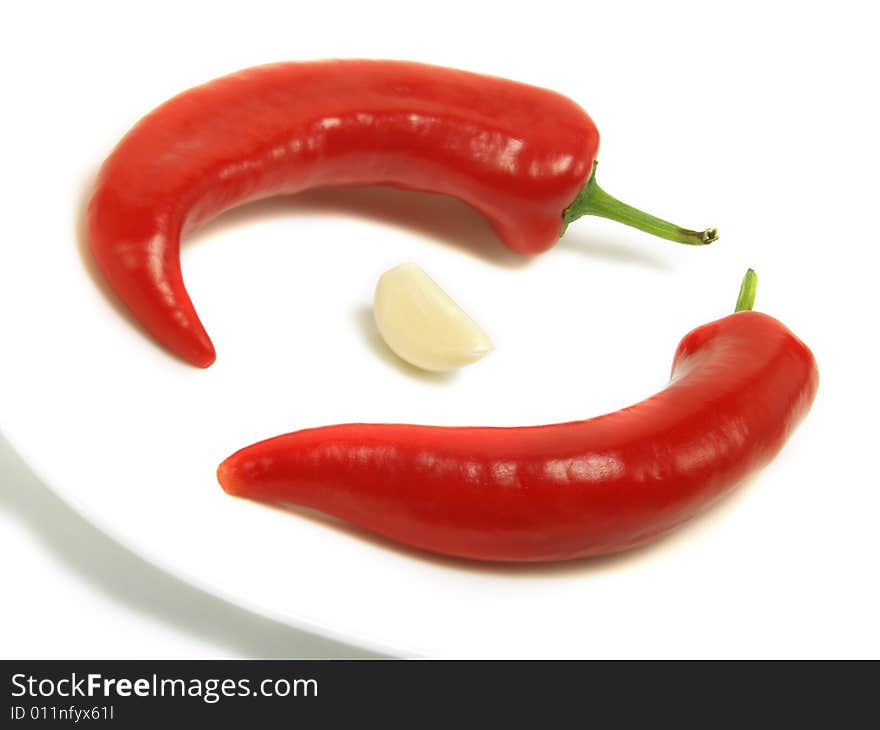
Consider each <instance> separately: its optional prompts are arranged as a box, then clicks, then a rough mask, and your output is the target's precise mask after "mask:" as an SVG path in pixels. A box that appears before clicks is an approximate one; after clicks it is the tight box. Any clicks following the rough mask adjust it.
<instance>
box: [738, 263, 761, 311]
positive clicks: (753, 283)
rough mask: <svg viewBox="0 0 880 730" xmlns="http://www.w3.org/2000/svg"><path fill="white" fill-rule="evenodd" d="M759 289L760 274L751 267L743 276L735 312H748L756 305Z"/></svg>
mask: <svg viewBox="0 0 880 730" xmlns="http://www.w3.org/2000/svg"><path fill="white" fill-rule="evenodd" d="M757 291H758V275H757V274H756V273H755V270H754V269H749V270H748V271H747V272H746V275H745V276H744V277H743V282H742V285H741V286H740V288H739V296H738V297H737V298H736V309H734V310H733V311H734V312H748V311H750V310H751V308H752V307H754V306H755V293H756V292H757Z"/></svg>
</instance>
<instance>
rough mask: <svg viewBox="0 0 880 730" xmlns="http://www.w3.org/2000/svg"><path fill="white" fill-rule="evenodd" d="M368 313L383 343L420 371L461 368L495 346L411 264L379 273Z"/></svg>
mask: <svg viewBox="0 0 880 730" xmlns="http://www.w3.org/2000/svg"><path fill="white" fill-rule="evenodd" d="M373 316H374V317H375V318H376V325H377V326H378V328H379V333H380V334H381V335H382V339H384V340H385V342H386V344H387V345H388V347H390V348H391V349H392V350H393V351H394V352H395V353H396V354H397V355H398V356H399V357H401V358H402V359H404V360H406V361H407V362H408V363H410V364H412V365H415V366H416V367H419V368H422V369H423V370H435V371H443V370H453V369H455V368H460V367H462V366H464V365H470V364H471V363H472V362H476V361H477V360H479V359H480V358H481V357H483V356H484V355H486V354H487V353H489V352H491V351H492V350H493V349H494V348H493V345H492V341H491V340H490V339H489V337H488V336H487V335H486V333H485V332H483V330H482V329H480V327H479V326H478V325H477V323H476V322H474V321H473V320H472V319H471V318H470V317H468V316H467V314H465V313H464V311H463V310H462V309H461V307H459V306H458V305H457V304H456V303H455V302H454V301H452V299H451V297H450V296H449V295H448V294H447V293H446V292H445V291H443V290H442V289H441V288H440V287H439V286H438V285H437V283H436V282H435V281H434V280H433V279H432V278H431V277H430V276H428V275H427V274H426V273H425V272H424V271H422V269H421V268H419V267H418V266H416V265H415V264H401V265H400V266H396V267H395V268H393V269H390V270H388V271H386V272H385V273H384V274H382V276H381V277H380V278H379V283H378V284H376V297H375V299H374V301H373Z"/></svg>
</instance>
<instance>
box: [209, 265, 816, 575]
mask: <svg viewBox="0 0 880 730" xmlns="http://www.w3.org/2000/svg"><path fill="white" fill-rule="evenodd" d="M755 284H756V279H755V276H754V273H753V272H752V271H751V270H750V271H749V272H748V274H747V275H746V278H745V280H744V282H743V288H742V290H741V295H740V300H739V301H738V303H737V312H736V313H735V314H732V315H730V316H727V317H724V318H723V319H719V320H717V321H715V322H711V323H709V324H706V325H703V326H702V327H698V328H697V329H695V330H693V331H692V332H690V333H689V334H688V335H686V336H685V337H684V339H683V340H682V341H681V343H680V344H679V346H678V349H677V351H676V353H675V358H674V360H673V366H672V378H671V380H670V382H669V385H668V386H667V387H666V388H665V390H662V391H661V392H660V393H658V394H656V395H654V396H653V397H651V398H648V399H647V400H645V401H642V402H641V403H639V404H637V405H634V406H631V407H630V408H624V409H623V410H620V411H617V412H616V413H610V414H607V415H604V416H599V417H598V418H592V419H590V420H587V421H575V422H572V423H560V424H556V425H551V426H536V427H528V428H439V427H430V426H412V425H368V424H351V425H342V426H328V427H325V428H316V429H310V430H305V431H298V432H295V433H290V434H287V435H284V436H278V437H276V438H272V439H269V440H267V441H262V442H260V443H257V444H254V445H253V446H249V447H247V448H245V449H242V450H241V451H238V452H237V453H235V454H233V455H232V456H230V457H229V458H228V459H226V461H224V462H223V463H222V464H221V465H220V468H219V469H218V473H217V474H218V478H219V480H220V483H221V485H222V486H223V488H224V489H225V490H226V491H227V492H228V493H229V494H234V495H239V496H243V497H249V498H252V499H258V500H268V501H280V502H287V503H294V504H299V505H304V506H306V507H311V508H314V509H318V510H321V511H323V512H326V513H328V514H331V515H335V516H336V517H340V518H342V519H344V520H347V521H349V522H352V523H354V524H357V525H360V526H362V527H366V528H368V529H370V530H374V531H375V532H378V533H380V534H382V535H385V536H386V537H389V538H391V539H392V540H397V541H399V542H402V543H405V544H407V545H412V546H415V547H418V548H423V549H425V550H431V551H434V552H438V553H446V554H449V555H457V556H461V557H465V558H474V559H478V560H498V561H546V560H564V559H568V558H577V557H582V556H587V555H600V554H603V553H611V552H617V551H620V550H626V549H627V548H631V547H634V546H636V545H640V544H642V543H646V542H649V541H651V540H654V539H656V538H658V537H660V536H661V535H663V534H665V533H667V532H669V531H670V530H672V529H674V528H675V527H677V526H679V525H681V524H682V523H683V522H685V521H686V520H688V519H690V518H691V517H693V516H694V515H696V514H697V513H699V512H701V511H702V510H704V509H705V508H706V507H708V506H709V505H711V504H712V503H713V502H715V501H716V500H718V499H719V498H720V497H722V496H723V495H724V494H725V493H727V492H728V491H730V490H731V489H732V488H733V487H734V486H735V485H736V484H737V483H739V482H741V481H742V480H743V479H744V478H746V477H747V476H748V475H749V474H751V473H752V472H754V471H755V470H757V469H759V468H760V467H762V466H763V465H765V464H766V463H767V462H769V461H770V460H771V459H772V458H773V457H774V456H775V455H776V454H777V452H778V451H779V450H780V449H781V448H782V446H783V444H784V443H785V441H786V440H787V439H788V437H789V436H790V434H791V432H792V431H793V429H794V428H795V426H796V425H797V424H798V423H799V422H800V420H801V419H802V418H803V417H804V416H805V415H806V413H807V411H808V410H809V409H810V406H811V404H812V402H813V398H814V397H815V394H816V389H817V387H818V382H819V373H818V370H817V368H816V361H815V360H814V358H813V354H812V353H811V352H810V350H809V349H808V348H807V346H806V345H805V344H804V343H803V342H801V341H800V340H799V339H798V338H797V337H795V335H794V334H792V333H791V332H790V331H789V330H788V329H787V328H786V327H785V325H783V324H782V323H781V322H779V321H777V320H775V319H773V318H772V317H768V316H767V315H765V314H760V313H758V312H752V311H740V310H747V309H750V308H751V303H752V301H753V299H754V288H755Z"/></svg>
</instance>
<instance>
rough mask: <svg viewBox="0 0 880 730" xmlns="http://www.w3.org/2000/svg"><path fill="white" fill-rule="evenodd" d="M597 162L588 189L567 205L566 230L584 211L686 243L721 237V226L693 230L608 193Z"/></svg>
mask: <svg viewBox="0 0 880 730" xmlns="http://www.w3.org/2000/svg"><path fill="white" fill-rule="evenodd" d="M598 164H599V163H597V162H594V163H593V172H592V173H591V174H590V179H589V180H588V181H587V184H586V185H585V186H584V189H583V190H581V191H580V193H578V196H577V198H575V199H574V202H573V203H572V204H571V205H570V206H568V208H566V209H565V212H564V213H563V214H562V216H563V223H564V227H563V233H564V232H565V228H567V227H568V224H569V223H571V222H572V221H575V220H577V219H578V218H580V217H581V216H582V215H598V216H601V217H602V218H610V219H611V220H613V221H618V222H619V223H623V224H625V225H627V226H632V227H633V228H638V229H639V230H640V231H645V232H646V233H651V234H653V235H655V236H660V238H665V239H667V240H669V241H676V242H677V243H685V244H687V245H689V246H704V245H706V244H707V243H712V242H713V241H716V240H718V230H717V229H716V228H707V229H706V230H705V231H691V230H688V229H687V228H681V227H680V226H677V225H675V224H673V223H670V222H669V221H664V220H661V219H660V218H655V217H654V216H653V215H649V214H648V213H643V212H642V211H640V210H638V209H637V208H633V207H632V206H631V205H627V204H626V203H623V202H621V201H619V200H618V199H617V198H615V197H613V196H611V195H609V194H608V193H606V192H605V191H604V190H602V188H600V187H599V186H598V185H597V184H596V166H597V165H598Z"/></svg>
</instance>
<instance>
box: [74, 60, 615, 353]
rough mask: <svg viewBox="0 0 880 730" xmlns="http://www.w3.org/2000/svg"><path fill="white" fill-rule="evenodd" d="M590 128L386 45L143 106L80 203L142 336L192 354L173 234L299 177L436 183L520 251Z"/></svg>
mask: <svg viewBox="0 0 880 730" xmlns="http://www.w3.org/2000/svg"><path fill="white" fill-rule="evenodd" d="M598 146H599V133H598V131H597V130H596V126H595V125H594V124H593V122H592V120H591V119H590V117H589V116H587V114H586V112H584V111H583V109H581V108H580V107H579V106H577V104H575V103H574V102H573V101H571V100H569V99H567V98H565V97H564V96H561V95H559V94H557V93H554V92H552V91H547V90H545V89H539V88H536V87H533V86H527V85H525V84H520V83H516V82H514V81H508V80H505V79H500V78H494V77H489V76H482V75H478V74H474V73H468V72H464V71H457V70H454V69H447V68H439V67H435V66H427V65H422V64H416V63H408V62H392V61H355V60H344V61H320V62H309V63H280V64H274V65H269V66H262V67H257V68H251V69H247V70H244V71H241V72H239V73H234V74H232V75H230V76H226V77H224V78H220V79H217V80H215V81H211V82H209V83H207V84H205V85H203V86H198V87H196V88H194V89H190V90H189V91H186V92H184V93H182V94H180V95H179V96H177V97H175V98H173V99H171V100H170V101H168V102H166V103H165V104H163V105H161V106H160V107H158V108H157V109H156V110H155V111H153V112H151V113H150V114H149V115H147V116H146V117H144V118H143V119H142V120H141V121H140V122H139V123H138V124H137V125H136V126H135V127H134V128H133V129H132V130H131V131H130V132H129V133H128V134H127V135H126V136H125V137H124V138H123V139H122V141H121V142H120V143H119V145H118V146H117V147H116V149H115V150H114V151H113V152H112V154H111V155H110V157H109V158H108V159H107V160H106V162H105V163H104V165H103V167H102V168H101V170H100V172H99V174H98V178H97V181H96V184H95V188H94V192H93V195H92V198H91V201H90V202H89V205H88V210H87V225H88V237H89V242H90V245H91V250H92V252H93V254H94V257H95V259H96V260H97V263H98V265H99V267H100V269H101V271H102V272H103V274H104V275H105V277H106V278H107V280H108V281H109V283H110V285H111V286H112V288H113V289H114V291H115V292H116V293H117V294H118V296H119V297H120V298H121V299H122V300H123V301H124V302H125V304H126V305H127V306H128V307H129V308H130V309H131V311H132V312H133V313H134V314H135V316H136V317H137V319H138V320H139V321H140V322H141V323H142V324H143V325H144V326H145V327H146V328H147V330H149V331H150V332H151V333H152V334H153V336H154V337H155V338H156V339H157V340H159V342H161V343H162V344H163V345H165V346H166V347H167V348H168V349H170V350H171V351H173V352H174V353H176V354H177V355H179V356H180V357H182V358H184V359H185V360H187V361H189V362H191V363H193V364H194V365H198V366H201V367H207V366H208V365H210V364H211V363H212V362H213V361H214V357H215V353H214V348H213V345H212V344H211V341H210V339H209V338H208V335H207V333H206V332H205V330H204V328H203V327H202V324H201V322H200V321H199V318H198V316H197V315H196V312H195V309H194V308H193V305H192V303H191V301H190V298H189V296H188V294H187V292H186V289H185V287H184V283H183V278H182V276H181V268H180V253H179V245H180V236H181V234H182V233H184V232H186V231H187V230H188V229H191V228H193V227H195V226H198V225H199V224H201V223H204V222H205V221H207V220H208V219H210V218H212V217H213V216H216V215H217V214H219V213H220V212H222V211H223V210H225V209H227V208H231V207H233V206H236V205H239V204H241V203H245V202H247V201H252V200H256V199H259V198H264V197H268V196H274V195H282V194H292V193H297V192H300V191H303V190H306V189H309V188H318V187H331V186H347V185H371V184H385V185H392V186H395V187H398V188H407V189H414V190H423V191H431V192H437V193H445V194H448V195H452V196H455V197H457V198H460V199H461V200H463V201H465V202H466V203H468V204H469V205H471V206H472V207H474V208H475V209H476V210H478V211H479V212H480V213H482V214H483V215H485V216H486V217H487V218H488V220H489V221H490V222H491V224H492V226H493V228H494V229H495V231H496V232H497V233H498V236H499V237H500V238H501V240H502V241H503V242H504V243H505V244H506V245H507V246H509V247H510V248H512V249H514V250H515V251H518V252H520V253H524V254H534V253H539V252H541V251H544V250H545V249H547V248H549V247H550V246H552V245H553V244H554V243H555V242H556V240H557V239H558V238H559V236H560V234H561V232H562V227H563V219H562V213H563V211H564V210H565V208H566V207H567V206H568V205H569V204H570V203H571V202H572V201H573V200H574V198H575V197H576V196H577V195H578V192H579V191H580V190H581V189H582V188H583V187H584V185H585V184H586V182H587V179H588V177H589V175H590V174H591V169H592V165H593V162H594V160H595V158H596V151H597V149H598Z"/></svg>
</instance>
